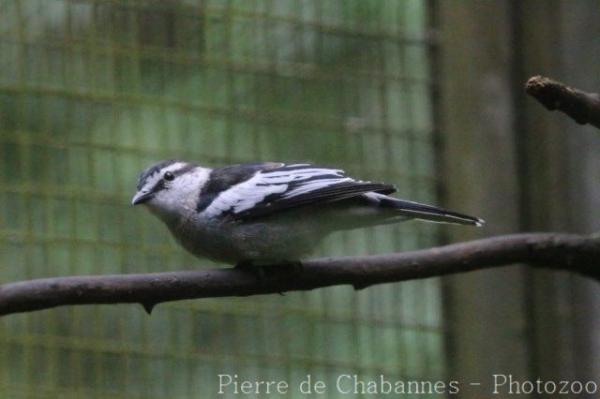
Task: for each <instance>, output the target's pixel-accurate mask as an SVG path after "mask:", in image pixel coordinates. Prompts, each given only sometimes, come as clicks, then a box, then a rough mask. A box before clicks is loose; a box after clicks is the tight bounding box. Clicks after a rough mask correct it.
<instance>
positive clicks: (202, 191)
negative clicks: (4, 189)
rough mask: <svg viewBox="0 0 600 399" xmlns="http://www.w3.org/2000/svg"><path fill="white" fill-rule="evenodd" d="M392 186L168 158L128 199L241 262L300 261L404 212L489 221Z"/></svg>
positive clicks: (280, 168) (304, 170) (287, 168)
mask: <svg viewBox="0 0 600 399" xmlns="http://www.w3.org/2000/svg"><path fill="white" fill-rule="evenodd" d="M395 191H396V189H395V188H394V186H392V185H389V184H383V183H372V182H368V181H362V180H356V179H353V178H351V177H348V176H347V175H346V174H345V173H344V171H342V170H340V169H332V168H327V167H321V166H315V165H311V164H307V163H303V164H285V163H280V162H263V163H250V164H240V165H232V166H226V167H222V168H215V169H211V168H206V167H202V166H200V165H197V164H195V163H190V162H184V161H177V160H169V161H163V162H159V163H157V164H155V165H152V166H150V167H149V168H148V169H146V170H145V171H143V172H142V173H141V175H140V177H139V180H138V184H137V193H136V194H135V195H134V197H133V199H132V201H131V203H132V204H133V205H138V204H144V205H145V206H146V207H147V208H148V209H149V210H150V211H151V212H152V213H154V214H155V215H156V216H158V218H160V219H161V220H162V221H163V222H164V223H165V224H166V225H167V227H168V228H169V230H171V233H173V235H174V236H175V238H176V239H177V241H178V242H179V243H180V244H181V245H182V246H183V247H184V248H185V249H187V250H188V251H189V252H191V253H192V254H194V255H196V256H200V257H206V258H209V259H212V260H215V261H219V262H225V263H230V264H244V265H246V264H258V265H260V264H263V265H264V264H270V263H279V262H296V261H299V260H301V259H303V258H304V257H306V256H307V255H309V254H310V252H311V251H312V249H313V248H314V247H315V246H316V245H317V244H318V243H319V242H320V241H321V240H322V239H323V238H325V237H326V236H327V235H328V234H330V233H332V232H334V231H340V230H350V229H355V228H360V227H367V226H374V225H381V224H390V223H397V222H401V221H404V220H407V219H420V220H425V221H433V222H442V223H457V224H465V225H473V226H481V225H482V224H483V223H484V222H483V220H481V219H479V218H476V217H472V216H467V215H463V214H460V213H457V212H452V211H448V210H445V209H441V208H438V207H435V206H431V205H425V204H420V203H417V202H413V201H407V200H402V199H399V198H395V197H392V196H390V194H392V193H394V192H395Z"/></svg>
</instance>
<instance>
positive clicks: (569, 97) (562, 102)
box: [525, 76, 600, 129]
mask: <svg viewBox="0 0 600 399" xmlns="http://www.w3.org/2000/svg"><path fill="white" fill-rule="evenodd" d="M525 91H526V92H527V93H528V94H529V95H531V96H533V97H534V98H535V99H536V100H538V101H539V102H541V103H542V104H543V105H544V107H546V108H547V109H549V110H550V111H554V110H556V109H557V110H559V111H562V112H564V113H565V114H567V115H568V116H570V117H571V118H573V119H574V120H575V122H577V123H579V124H581V125H585V124H586V123H589V124H590V125H593V126H596V127H597V128H598V129H600V95H599V94H597V93H586V92H584V91H581V90H578V89H574V88H571V87H569V86H566V85H564V84H563V83H560V82H557V81H555V80H552V79H550V78H546V77H544V76H534V77H532V78H530V79H529V80H528V81H527V83H526V84H525Z"/></svg>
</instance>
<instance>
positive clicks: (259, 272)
mask: <svg viewBox="0 0 600 399" xmlns="http://www.w3.org/2000/svg"><path fill="white" fill-rule="evenodd" d="M235 268H236V269H238V270H242V271H245V272H248V273H251V274H252V275H254V277H256V279H257V280H258V282H259V284H260V285H261V286H264V285H266V284H265V283H266V281H267V280H266V277H265V268H264V266H259V265H256V264H254V262H252V261H251V260H244V261H241V262H238V263H237V264H236V265H235Z"/></svg>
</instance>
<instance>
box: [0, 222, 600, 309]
mask: <svg viewBox="0 0 600 399" xmlns="http://www.w3.org/2000/svg"><path fill="white" fill-rule="evenodd" d="M513 263H527V264H530V265H531V266H533V267H542V268H550V269H562V270H566V271H570V272H575V273H579V274H581V275H584V276H587V277H590V278H593V279H595V280H598V281H600V237H585V236H578V235H569V234H553V233H532V234H515V235H506V236H499V237H493V238H485V239H481V240H476V241H470V242H466V243H461V244H453V245H447V246H442V247H437V248H431V249H425V250H419V251H411V252H404V253H396V254H389V255H373V256H361V257H342V258H323V259H315V260H310V261H306V262H304V263H303V265H302V269H290V268H289V267H288V268H286V267H284V266H269V267H268V268H266V269H265V275H264V277H263V278H262V279H259V278H258V277H257V275H256V274H254V273H251V272H248V271H244V270H239V269H231V268H230V269H208V270H197V271H179V272H166V273H148V274H129V275H106V276H74V277H56V278H44V279H37V280H30V281H22V282H15V283H8V284H4V285H2V286H0V315H7V314H11V313H19V312H29V311H34V310H41V309H48V308H53V307H57V306H64V305H84V304H116V303H140V304H142V305H143V306H144V308H145V309H146V311H147V312H148V313H150V312H151V311H152V308H153V307H154V305H156V304H158V303H161V302H167V301H175V300H182V299H195V298H209V297H225V296H248V295H259V294H272V293H281V292H284V291H303V290H311V289H314V288H321V287H328V286H333V285H342V284H349V285H353V286H354V287H355V288H356V289H360V288H365V287H368V286H371V285H374V284H382V283H390V282H396V281H404V280H412V279H421V278H427V277H433V276H443V275H447V274H455V273H462V272H468V271H472V270H479V269H486V268H491V267H498V266H504V265H510V264H513Z"/></svg>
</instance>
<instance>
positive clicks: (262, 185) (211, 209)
mask: <svg viewBox="0 0 600 399" xmlns="http://www.w3.org/2000/svg"><path fill="white" fill-rule="evenodd" d="M307 166H310V165H307V164H296V165H287V166H284V167H283V168H281V169H275V170H272V171H258V172H257V173H256V174H255V175H254V176H252V177H251V178H250V179H248V180H246V181H244V182H242V183H238V184H236V185H235V186H233V187H230V188H229V189H227V190H225V191H223V192H222V193H221V194H219V195H218V196H217V197H216V198H215V199H214V201H212V202H211V204H210V205H209V206H208V207H207V208H206V209H205V210H204V211H203V212H202V213H203V214H204V215H206V216H208V217H215V216H218V215H220V214H222V213H224V212H233V213H240V212H243V211H246V210H248V209H251V208H253V207H254V206H256V205H257V204H260V203H261V202H263V201H264V200H265V198H267V197H268V196H270V195H273V194H281V197H280V198H285V199H289V198H293V197H295V196H298V195H301V194H305V193H309V192H311V191H314V190H318V189H321V188H324V187H328V186H331V185H334V184H339V183H343V182H351V181H354V179H351V178H349V177H346V176H344V171H343V170H339V169H324V168H310V167H307ZM293 168H299V169H293ZM319 176H323V178H322V179H319V178H318V177H319ZM290 186H292V187H293V188H291V189H290ZM288 190H289V191H288Z"/></svg>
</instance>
